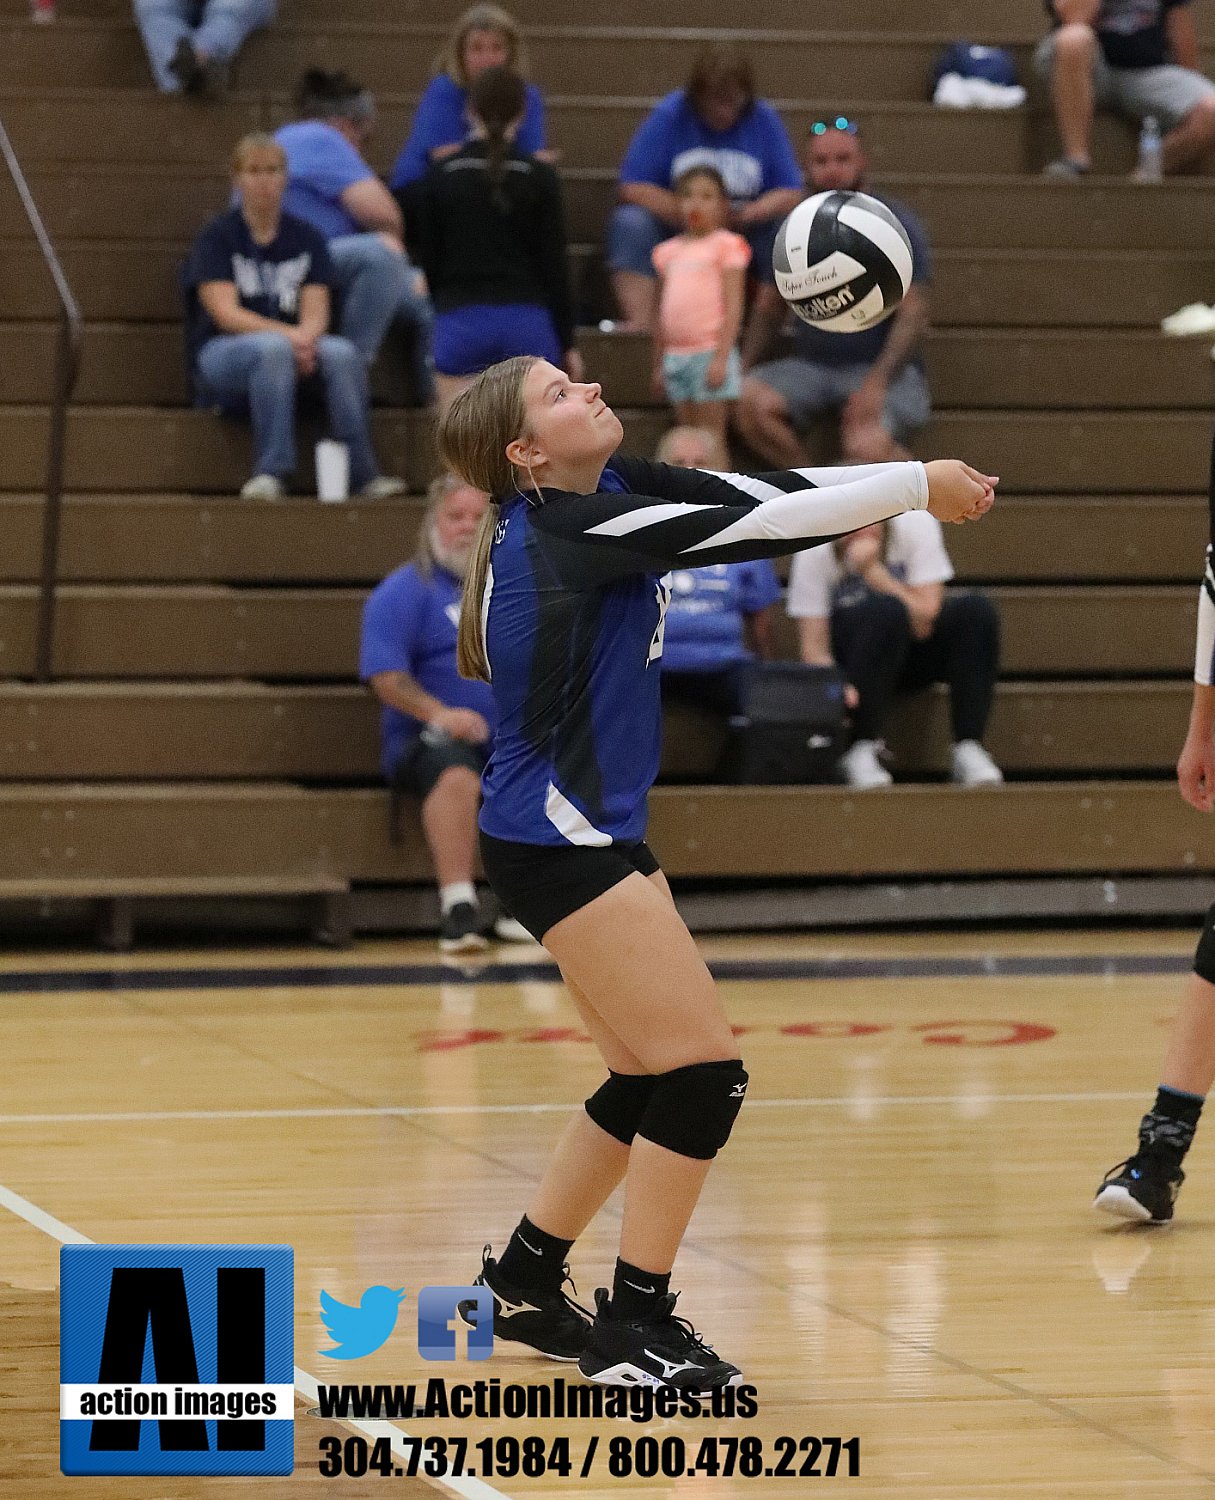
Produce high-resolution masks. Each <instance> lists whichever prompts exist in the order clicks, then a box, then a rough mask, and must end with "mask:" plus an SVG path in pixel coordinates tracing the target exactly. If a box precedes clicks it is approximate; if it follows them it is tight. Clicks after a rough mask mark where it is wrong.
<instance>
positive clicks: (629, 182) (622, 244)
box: [607, 46, 802, 330]
mask: <svg viewBox="0 0 1215 1500" xmlns="http://www.w3.org/2000/svg"><path fill="white" fill-rule="evenodd" d="M702 165H703V166H711V167H716V169H717V171H718V172H720V173H721V177H722V180H723V181H724V183H725V185H726V192H727V193H728V194H729V197H730V203H731V206H732V213H731V219H730V223H729V225H728V226H727V227H728V228H730V229H734V230H736V231H737V232H738V233H739V234H741V235H743V236H744V237H745V238H746V240H747V241H748V243H749V244H750V246H751V274H752V275H753V276H754V277H756V279H757V280H760V281H762V280H765V279H767V280H770V279H771V274H772V246H773V243H774V242H775V238H776V228H777V225H778V224H779V223H780V222H781V220H782V219H783V218H784V217H785V215H786V214H788V213H791V212H792V211H793V209H794V208H795V207H796V205H797V203H798V201H799V200H800V198H801V196H802V174H801V171H800V169H799V167H798V164H797V158H796V157H795V156H794V154H793V147H792V145H791V143H790V141H789V135H788V132H787V131H786V130H785V127H784V124H783V123H782V121H781V118H780V116H779V115H778V114H777V112H776V111H775V109H773V107H772V106H771V105H770V104H769V103H768V102H767V101H766V100H764V99H758V98H756V94H755V74H754V72H753V70H752V67H751V63H750V61H749V59H748V58H747V57H746V56H745V55H744V54H743V53H741V52H739V51H737V50H736V49H734V48H732V47H717V46H711V47H706V48H705V49H704V51H703V52H701V54H700V56H699V57H698V58H697V59H696V63H695V65H694V67H693V69H692V72H691V75H690V76H689V78H688V81H687V83H686V84H685V85H684V87H683V88H681V89H676V90H675V92H674V93H673V94H668V95H667V96H666V98H665V99H660V100H659V102H658V103H657V104H656V105H655V106H654V108H653V109H652V110H651V111H650V113H649V115H647V116H646V118H645V119H644V120H643V121H642V122H641V124H640V126H639V127H638V129H637V133H636V134H635V135H634V137H633V139H632V141H631V142H630V143H629V149H628V150H627V151H626V152H625V157H624V161H623V162H622V163H621V164H620V189H619V192H620V202H619V204H618V205H617V207H616V210H615V212H614V213H613V214H612V219H611V223H610V224H609V226H608V244H607V250H608V265H609V267H610V269H611V273H612V289H613V290H614V292H615V293H616V300H617V302H618V303H619V304H620V310H621V312H622V313H623V315H624V320H625V323H626V324H627V325H628V326H629V327H631V328H638V329H643V330H649V329H650V328H652V327H653V323H654V309H655V305H656V301H657V295H658V283H657V281H656V279H655V275H654V266H653V263H652V261H651V255H652V254H653V251H654V247H655V246H656V245H658V244H659V243H661V241H662V240H665V239H667V238H669V237H670V236H671V235H672V234H674V233H675V232H676V231H678V230H680V229H681V228H682V226H683V221H682V217H681V214H680V208H679V199H678V198H677V196H676V194H675V191H674V184H675V181H676V179H677V178H679V177H680V176H681V175H682V174H683V173H684V172H686V171H687V170H688V168H689V167H693V166H702Z"/></svg>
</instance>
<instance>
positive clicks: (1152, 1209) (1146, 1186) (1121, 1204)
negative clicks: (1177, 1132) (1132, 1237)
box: [1093, 1150, 1185, 1224]
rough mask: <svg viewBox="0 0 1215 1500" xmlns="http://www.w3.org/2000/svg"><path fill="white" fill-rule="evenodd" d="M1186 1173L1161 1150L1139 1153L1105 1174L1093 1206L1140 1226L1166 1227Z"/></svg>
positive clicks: (1141, 1151)
mask: <svg viewBox="0 0 1215 1500" xmlns="http://www.w3.org/2000/svg"><path fill="white" fill-rule="evenodd" d="M1184 1181H1185V1173H1184V1172H1183V1171H1182V1170H1181V1168H1180V1166H1178V1165H1177V1163H1176V1161H1175V1160H1171V1159H1170V1158H1169V1157H1167V1156H1165V1155H1163V1154H1162V1153H1161V1152H1159V1151H1152V1150H1140V1151H1137V1152H1136V1153H1135V1155H1134V1156H1132V1157H1129V1158H1128V1159H1127V1160H1126V1161H1120V1162H1119V1163H1118V1165H1117V1166H1116V1167H1111V1168H1110V1170H1109V1171H1108V1172H1107V1173H1106V1174H1105V1178H1104V1180H1103V1181H1102V1183H1101V1186H1100V1187H1099V1188H1098V1189H1097V1196H1096V1197H1095V1198H1094V1199H1093V1207H1094V1208H1098V1209H1100V1210H1101V1212H1102V1213H1107V1214H1113V1215H1114V1216H1115V1217H1116V1218H1119V1219H1130V1220H1132V1221H1133V1222H1135V1223H1137V1224H1167V1223H1168V1222H1169V1220H1170V1219H1171V1218H1172V1217H1173V1204H1174V1202H1175V1201H1176V1198H1177V1194H1178V1192H1179V1190H1180V1188H1181V1184H1182V1183H1183V1182H1184Z"/></svg>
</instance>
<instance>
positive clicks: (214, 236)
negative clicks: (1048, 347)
mask: <svg viewBox="0 0 1215 1500" xmlns="http://www.w3.org/2000/svg"><path fill="white" fill-rule="evenodd" d="M232 172H233V182H234V185H235V188H236V192H237V197H238V203H237V206H236V207H234V208H231V209H229V210H228V212H227V213H224V214H220V216H219V217H218V218H216V219H213V220H212V221H211V223H210V224H208V225H207V226H206V228H205V229H204V230H203V231H202V233H201V234H200V235H199V237H198V239H197V240H196V241H195V242H194V246H193V249H192V250H191V252H190V257H189V260H188V261H187V263H186V269H185V277H184V280H185V285H186V288H187V292H188V312H187V346H188V350H189V358H190V369H191V372H192V374H193V377H194V382H195V396H196V399H197V401H198V403H199V404H200V405H203V406H212V407H218V408H220V409H222V410H224V411H228V412H231V413H233V414H236V413H241V414H243V413H248V414H249V415H250V416H251V417H252V421H253V442H254V448H255V450H256V459H255V464H254V474H253V477H252V478H251V479H249V480H248V482H247V483H246V484H245V486H244V488H243V489H242V490H241V496H242V498H244V499H247V500H279V499H281V498H282V497H283V496H284V495H285V494H286V492H287V487H288V484H289V483H290V481H291V477H292V475H293V473H294V471H295V407H296V392H297V388H298V387H299V386H300V384H301V383H302V382H309V383H310V384H312V385H314V386H319V387H320V388H321V389H322V390H323V393H324V400H325V406H326V408H327V410H328V416H329V427H330V431H331V433H332V436H333V437H334V438H336V439H337V440H338V441H339V442H342V443H345V444H346V447H347V449H348V451H349V458H350V480H351V484H352V486H353V487H354V489H356V490H357V491H358V492H359V493H360V494H361V495H363V496H364V497H366V498H367V499H380V498H383V497H386V496H389V495H396V494H400V493H401V492H402V491H403V489H404V485H403V484H402V483H401V481H400V480H399V479H391V478H388V477H386V476H383V475H381V474H380V473H379V468H378V465H377V464H376V458H375V453H374V452H373V450H372V446H371V426H370V398H369V393H368V387H367V366H366V364H365V363H364V361H363V359H362V357H361V356H360V354H359V351H358V350H357V349H356V348H355V346H354V345H353V344H352V343H351V342H350V340H349V339H345V338H340V337H337V336H335V335H333V334H330V333H329V332H328V328H329V322H330V306H331V302H330V298H331V292H332V287H333V270H332V266H331V264H330V260H329V251H328V249H327V247H326V245H325V241H324V239H323V237H322V236H321V235H320V234H319V233H318V232H317V230H316V229H314V228H313V227H312V225H311V224H306V223H305V222H304V221H303V220H301V219H297V218H294V217H293V216H292V215H291V214H287V213H284V212H283V195H284V192H285V190H286V186H287V158H286V155H285V153H284V151H283V148H282V147H281V146H280V145H279V144H278V142H277V141H275V140H274V139H273V137H272V136H268V135H248V136H245V137H244V139H243V140H241V141H240V142H239V143H238V144H237V146H236V149H235V151H234V152H233V154H232Z"/></svg>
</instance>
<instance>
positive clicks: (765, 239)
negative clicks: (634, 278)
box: [607, 203, 779, 281]
mask: <svg viewBox="0 0 1215 1500" xmlns="http://www.w3.org/2000/svg"><path fill="white" fill-rule="evenodd" d="M778 228H779V224H778V222H777V221H775V220H773V221H771V222H770V223H767V224H752V225H750V226H749V227H748V229H747V232H746V234H744V235H743V239H745V240H746V242H747V244H748V245H750V247H751V264H750V265H749V266H748V267H747V274H748V275H749V276H752V277H753V278H754V279H755V280H756V281H771V280H772V250H773V247H774V246H775V244H776V231H777V229H778ZM678 233H679V230H677V229H675V228H673V227H672V226H671V225H670V224H665V223H664V222H663V221H662V220H661V219H660V218H658V217H657V216H656V215H654V214H652V213H651V212H650V211H649V209H648V208H642V207H641V205H640V204H639V203H618V204H617V205H616V207H615V208H614V209H613V210H612V217H611V218H610V219H609V220H608V232H607V261H608V268H609V270H612V271H636V272H637V274H638V275H639V276H653V275H655V274H656V272H655V270H654V262H653V261H652V260H651V259H650V257H651V256H652V255H653V253H654V247H655V246H656V245H661V244H662V242H663V240H669V239H670V238H671V237H672V235H676V234H678Z"/></svg>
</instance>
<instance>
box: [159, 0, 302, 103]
mask: <svg viewBox="0 0 1215 1500" xmlns="http://www.w3.org/2000/svg"><path fill="white" fill-rule="evenodd" d="M275 3H276V0H135V19H136V21H137V22H138V23H139V29H140V31H141V32H142V33H143V44H144V46H145V47H146V48H147V52H148V61H149V63H151V65H152V74H153V76H154V77H155V79H156V87H157V88H158V89H159V90H160V91H161V93H162V94H177V93H180V92H181V84H180V83H179V82H178V80H177V77H176V75H175V74H173V73H170V72H169V62H170V61H171V59H172V57H173V53H174V52H175V51H176V50H177V44H178V42H180V41H181V39H182V37H186V38H187V39H188V40H189V42H190V45H191V46H192V47H193V48H194V49H195V51H197V52H203V53H205V54H206V55H207V57H213V58H215V59H216V60H217V61H219V62H225V63H226V62H230V61H231V60H232V59H233V58H234V57H235V56H236V54H237V53H238V52H239V51H240V49H241V47H242V46H243V45H244V42H245V38H246V37H247V36H248V35H249V33H250V32H251V31H256V30H257V28H258V27H259V26H266V25H268V24H269V22H270V21H272V20H273V19H274V8H275Z"/></svg>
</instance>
